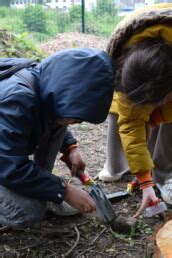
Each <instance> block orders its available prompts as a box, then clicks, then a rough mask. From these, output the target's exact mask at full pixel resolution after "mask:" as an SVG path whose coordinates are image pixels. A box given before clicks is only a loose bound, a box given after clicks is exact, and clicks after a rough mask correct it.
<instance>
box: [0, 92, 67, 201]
mask: <svg viewBox="0 0 172 258" xmlns="http://www.w3.org/2000/svg"><path fill="white" fill-rule="evenodd" d="M35 102H36V100H35V98H34V96H32V95H31V94H30V95H29V94H27V95H26V94H22V93H18V94H13V95H11V96H9V97H7V98H5V99H3V100H0V185H3V186H5V187H7V188H9V189H11V190H13V191H15V192H17V193H19V194H22V195H26V196H29V197H32V198H36V199H41V200H45V201H52V202H56V203H59V204H60V203H61V202H62V201H63V198H64V192H65V185H64V183H63V181H62V180H61V179H60V178H59V177H57V176H55V175H52V174H51V173H49V172H48V171H46V170H44V169H42V168H41V167H39V166H37V165H36V164H35V163H34V162H33V161H31V160H29V158H28V154H27V145H28V141H29V135H30V132H31V130H32V128H33V126H34V124H33V121H34V119H33V117H34V114H35V113H36V108H35V107H36V103H35Z"/></svg>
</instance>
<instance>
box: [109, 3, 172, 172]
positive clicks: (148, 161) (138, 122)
mask: <svg viewBox="0 0 172 258" xmlns="http://www.w3.org/2000/svg"><path fill="white" fill-rule="evenodd" d="M152 12H153V14H152ZM162 16H163V17H167V21H166V22H165V23H162V22H161V20H162V19H161V18H162ZM158 18H159V20H158ZM147 20H149V21H150V20H151V21H152V23H151V22H149V26H147V24H146V22H145V21H147ZM171 21H172V4H157V5H154V6H148V7H146V8H142V9H139V11H136V12H134V13H132V14H131V15H129V16H127V17H126V18H125V19H124V20H122V22H121V23H120V24H119V26H118V27H117V29H116V31H115V32H114V34H113V35H112V37H111V39H110V42H109V45H108V48H107V52H108V53H109V55H110V56H111V57H112V58H117V57H118V53H119V49H120V46H121V49H123V48H124V47H125V46H126V45H130V44H133V43H135V42H138V41H141V40H143V39H144V38H148V37H150V38H154V37H159V36H160V37H162V38H163V39H164V40H165V41H168V42H169V43H171V44H172V22H171ZM136 23H138V26H137V25H136V27H137V28H136V29H135V27H134V26H135V25H134V24H136ZM170 23H171V24H170ZM132 24H133V32H130V33H128V34H129V36H128V34H125V33H126V31H127V28H130V30H131V25H132ZM150 24H151V25H150ZM129 26H130V27H129ZM139 26H140V27H139ZM138 28H140V30H139V29H138ZM126 35H127V36H126ZM122 36H123V37H124V38H122V39H121V37H122ZM120 40H121V41H120ZM121 49H120V50H121ZM115 51H116V52H115ZM164 83H165V82H164ZM156 108H157V107H156V106H155V105H150V104H149V105H140V106H134V105H133V104H132V103H131V102H130V101H129V100H128V99H127V97H126V96H125V95H124V94H122V93H114V97H113V101H112V106H111V108H110V112H111V113H116V114H118V124H119V134H120V137H121V141H122V146H123V149H124V152H125V154H126V157H127V160H128V164H129V167H130V170H131V172H132V173H137V172H141V171H150V170H151V169H152V168H153V167H154V164H153V161H152V158H151V156H150V153H149V151H148V148H147V137H146V130H145V126H146V123H147V122H148V121H149V120H150V116H151V114H152V112H153V111H154V110H155V109H156ZM159 112H160V114H161V117H162V120H163V121H164V122H172V94H169V96H168V97H167V99H166V102H165V103H164V104H163V105H162V106H160V108H159Z"/></svg>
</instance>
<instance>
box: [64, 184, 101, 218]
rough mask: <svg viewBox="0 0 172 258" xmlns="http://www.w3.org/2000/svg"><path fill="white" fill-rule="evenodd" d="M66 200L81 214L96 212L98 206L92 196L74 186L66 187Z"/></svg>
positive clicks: (68, 185)
mask: <svg viewBox="0 0 172 258" xmlns="http://www.w3.org/2000/svg"><path fill="white" fill-rule="evenodd" d="M64 200H65V201H66V202H67V203H68V204H69V205H71V206H72V207H74V208H75V209H77V210H79V211H80V212H81V213H91V212H94V211H96V204H95V202H94V200H93V199H92V198H91V196H90V195H89V194H88V193H87V192H86V191H83V190H82V189H80V188H78V187H76V186H74V185H70V184H67V185H66V191H65V196H64Z"/></svg>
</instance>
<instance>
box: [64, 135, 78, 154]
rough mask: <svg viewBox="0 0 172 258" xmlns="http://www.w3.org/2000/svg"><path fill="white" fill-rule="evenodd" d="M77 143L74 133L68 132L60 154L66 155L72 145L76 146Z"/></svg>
mask: <svg viewBox="0 0 172 258" xmlns="http://www.w3.org/2000/svg"><path fill="white" fill-rule="evenodd" d="M76 143H77V140H76V139H75V138H74V136H73V135H72V133H71V132H70V131H69V130H67V131H66V134H65V137H64V140H63V144H62V146H61V148H60V152H62V153H64V152H65V151H66V150H67V149H68V147H69V146H70V145H72V144H76Z"/></svg>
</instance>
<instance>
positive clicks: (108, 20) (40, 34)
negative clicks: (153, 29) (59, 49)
mask: <svg viewBox="0 0 172 258" xmlns="http://www.w3.org/2000/svg"><path fill="white" fill-rule="evenodd" d="M66 1H67V0H65V1H64V0H63V2H64V3H66ZM75 1H76V0H75ZM86 1H87V2H86V3H87V4H88V2H89V1H88V0H86ZM92 1H93V0H92ZM119 1H120V0H119ZM128 1H131V0H128ZM133 1H134V0H133ZM18 2H22V1H18ZM56 2H58V1H56ZM71 2H72V1H71ZM77 2H78V4H77V5H74V4H73V5H71V6H69V7H68V8H48V6H46V5H42V6H41V5H36V6H32V5H29V6H27V7H26V8H21V9H18V8H16V7H15V8H14V7H13V8H10V7H2V6H1V7H0V24H1V28H6V29H8V30H10V31H13V32H15V33H24V32H27V33H29V35H31V36H32V37H33V38H34V39H35V40H36V41H45V40H47V39H48V38H49V37H52V36H54V35H56V34H58V33H63V32H69V31H77V32H82V31H83V30H84V31H85V33H89V34H95V35H99V36H101V37H109V35H110V34H111V33H112V31H113V30H114V28H115V27H116V25H117V24H118V23H119V21H120V20H121V19H122V18H123V15H125V13H126V12H130V11H132V10H133V9H134V5H131V6H128V7H127V8H125V6H124V5H122V4H121V3H120V2H119V3H118V4H117V3H116V4H115V2H114V0H97V1H96V0H94V5H92V8H90V9H89V8H88V6H85V15H84V16H82V14H83V11H84V9H83V8H81V6H83V5H82V3H83V2H84V1H82V0H77ZM49 7H50V6H49ZM56 7H57V6H56ZM63 7H64V6H63ZM121 15H122V16H121ZM83 17H84V19H83ZM83 25H85V26H84V27H83Z"/></svg>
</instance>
